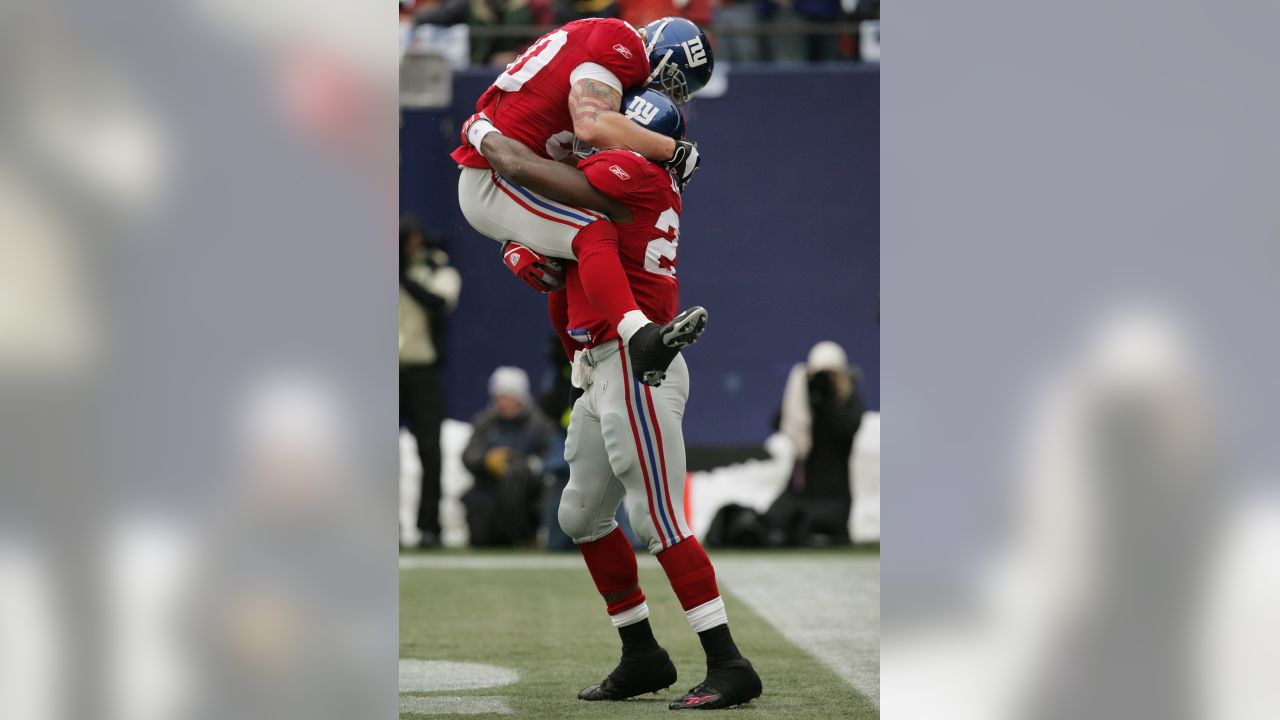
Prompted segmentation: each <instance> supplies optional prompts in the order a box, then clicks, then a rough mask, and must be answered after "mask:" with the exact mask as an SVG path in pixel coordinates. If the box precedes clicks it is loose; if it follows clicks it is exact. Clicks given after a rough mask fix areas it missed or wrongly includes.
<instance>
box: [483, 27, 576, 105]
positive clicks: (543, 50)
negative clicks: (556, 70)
mask: <svg viewBox="0 0 1280 720" xmlns="http://www.w3.org/2000/svg"><path fill="white" fill-rule="evenodd" d="M568 40H569V33H567V32H565V31H564V30H557V31H555V32H553V33H550V34H549V35H543V36H542V39H541V40H539V41H538V42H536V43H534V44H533V45H531V46H530V47H529V49H528V50H525V51H524V53H523V54H521V55H520V57H518V58H516V59H515V60H514V61H512V63H511V64H510V65H508V66H507V69H506V72H504V73H502V74H501V75H499V76H498V79H497V80H495V81H494V83H493V84H494V85H496V86H497V88H498V89H499V90H504V91H506V92H515V91H517V90H519V89H520V88H522V87H524V84H525V83H527V82H529V78H531V77H533V76H534V75H537V74H538V71H539V70H541V69H542V68H544V67H546V66H547V63H549V62H551V59H552V58H554V57H555V56H556V53H558V52H560V49H561V48H563V47H564V44H565V43H566V42H568Z"/></svg>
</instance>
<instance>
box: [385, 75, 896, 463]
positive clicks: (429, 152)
mask: <svg viewBox="0 0 1280 720" xmlns="http://www.w3.org/2000/svg"><path fill="white" fill-rule="evenodd" d="M495 72H496V71H494V70H492V69H478V70H472V71H467V72H461V73H459V74H458V75H457V76H456V77H455V79H454V98H455V104H454V107H453V108H450V109H447V110H411V109H405V110H404V111H403V113H402V124H401V131H400V153H401V163H402V167H401V173H400V208H401V211H402V212H413V213H417V214H419V215H421V216H422V217H423V218H424V219H425V220H426V223H427V227H428V228H429V229H430V230H432V231H434V232H439V233H441V234H443V235H444V236H445V243H446V248H447V250H448V251H449V253H450V256H451V258H452V261H453V263H454V264H455V265H456V266H457V267H458V269H459V271H460V272H461V273H462V276H463V282H464V284H463V291H462V299H461V302H460V305H459V307H458V310H457V311H456V312H455V313H454V315H453V317H452V318H451V322H450V326H449V329H448V335H447V338H448V343H449V347H448V367H447V370H446V382H447V385H448V399H447V407H448V415H449V417H452V418H457V419H463V420H465V419H469V418H470V417H471V415H472V414H473V413H475V412H476V411H477V410H478V409H479V408H481V407H482V406H483V405H484V404H485V402H486V397H485V388H486V381H487V378H488V375H489V373H490V372H491V371H492V369H493V368H494V367H496V366H497V365H518V366H520V367H523V368H525V369H526V370H528V371H529V373H530V376H531V378H533V380H534V382H535V384H536V383H537V381H538V378H539V377H541V376H542V374H543V373H544V371H545V369H546V368H547V367H548V361H547V359H546V358H547V356H546V347H547V341H548V338H549V337H550V329H549V326H548V322H547V318H546V308H545V303H543V302H542V301H541V298H539V297H536V296H535V295H534V294H533V293H532V292H530V291H528V290H527V289H526V288H525V287H524V286H523V285H521V284H519V283H518V282H517V281H516V280H515V279H514V278H512V277H511V275H510V273H508V272H507V271H506V269H505V268H503V267H502V265H501V263H500V262H499V261H498V247H497V244H496V243H494V242H493V241H492V240H489V239H488V238H485V237H483V236H481V235H479V234H477V233H475V232H474V231H473V230H471V228H470V227H469V226H468V225H467V223H466V221H465V220H464V219H463V217H462V214H461V212H460V211H459V209H458V204H457V192H456V183H457V171H456V168H455V166H454V165H453V163H452V162H451V161H450V160H449V158H448V156H447V155H448V152H449V151H450V150H451V149H452V148H453V147H454V145H455V142H456V137H457V135H456V131H457V128H458V126H459V125H460V124H461V121H462V120H463V119H465V118H466V117H467V116H468V115H469V114H470V113H471V112H472V102H473V101H474V99H475V98H476V97H478V96H479V94H480V93H481V92H482V91H483V90H484V88H485V87H486V86H487V85H488V84H489V83H490V82H492V80H493V77H494V75H495ZM728 77H729V83H728V91H727V92H726V93H725V94H724V95H723V96H722V97H718V98H707V99H701V98H700V99H697V100H695V101H694V102H693V103H691V104H690V105H689V107H688V109H687V111H688V118H689V126H690V133H691V136H692V137H693V138H695V139H697V140H698V142H699V146H700V148H701V149H702V151H703V153H704V155H705V161H704V166H703V168H702V169H701V170H700V171H699V173H698V176H697V178H696V179H695V181H694V182H693V184H692V185H691V186H690V188H689V191H688V193H687V194H686V197H685V210H684V215H683V219H682V223H681V237H680V239H681V242H680V278H681V299H682V304H684V305H689V304H698V305H704V306H706V307H707V308H708V310H710V312H711V323H710V325H709V327H708V331H707V334H706V335H705V336H704V337H703V339H702V340H701V341H699V343H698V345H697V346H695V348H693V349H692V350H691V351H690V352H688V353H686V358H687V360H688V363H689V368H690V373H691V377H692V380H693V389H692V395H691V400H690V405H689V410H688V414H687V417H686V423H685V432H686V438H687V441H688V443H689V444H690V445H693V446H732V445H749V444H759V443H760V442H761V441H763V440H764V439H765V438H766V437H767V436H768V435H769V433H770V425H771V422H772V418H773V416H774V413H775V412H776V411H777V407H778V403H779V401H780V399H781V397H782V387H783V384H784V383H785V381H786V376H787V373H788V371H789V370H790V368H791V366H792V365H793V364H794V363H795V362H797V361H801V360H803V359H804V357H805V355H806V354H807V352H808V350H809V348H810V347H811V346H812V345H813V344H814V343H815V342H818V341H820V340H835V341H836V342H838V343H840V344H841V345H842V346H844V348H845V349H846V350H847V351H848V354H849V359H850V361H851V362H853V363H856V364H857V365H859V366H860V367H861V368H862V371H863V374H864V384H863V386H862V389H861V392H862V395H863V398H864V399H865V400H866V402H867V406H868V408H869V409H872V410H878V409H879V406H880V363H879V356H880V334H879V325H878V320H877V314H878V310H877V299H878V297H879V293H880V274H879V268H880V247H879V230H880V220H879V217H880V216H879V206H880V191H879V160H880V150H879V136H880V132H879V130H880V126H879V123H880V96H879V92H880V77H879V71H878V68H877V67H876V66H859V65H842V66H834V65H833V66H829V67H825V66H824V67H813V68H793V69H786V68H770V67H760V68H753V69H750V70H748V69H735V70H733V71H732V72H731V73H729V75H728Z"/></svg>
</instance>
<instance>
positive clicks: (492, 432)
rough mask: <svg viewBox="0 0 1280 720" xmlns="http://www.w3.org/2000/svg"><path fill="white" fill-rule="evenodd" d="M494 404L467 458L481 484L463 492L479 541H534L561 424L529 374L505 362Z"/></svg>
mask: <svg viewBox="0 0 1280 720" xmlns="http://www.w3.org/2000/svg"><path fill="white" fill-rule="evenodd" d="M489 398H490V405H489V407H488V408H486V409H485V410H484V411H482V412H481V413H480V414H479V415H477V416H476V417H475V419H474V420H472V434H471V441H470V442H468V443H467V448H466V450H464V451H463V453H462V463H463V465H465V466H466V468H467V470H469V471H470V472H471V475H472V477H473V478H474V479H475V484H474V485H473V486H472V487H471V489H470V490H468V491H467V493H466V494H465V495H463V496H462V504H463V506H464V507H465V508H466V511H467V525H468V526H469V527H470V529H471V544H472V545H473V546H477V547H481V546H497V545H516V546H527V545H532V544H533V542H534V538H535V535H536V532H537V529H538V514H539V509H540V507H541V504H540V503H541V499H542V493H543V458H544V457H546V454H547V450H548V448H549V447H550V446H551V443H552V436H553V434H554V433H555V425H554V424H552V422H551V421H550V420H548V419H547V417H546V416H545V415H543V414H542V412H541V411H540V410H538V408H537V407H535V406H534V404H533V399H532V398H531V397H530V396H529V376H528V375H526V374H525V372H524V371H523V370H521V369H520V368H515V367H500V368H498V369H497V370H494V371H493V375H492V376H491V377H490V378H489Z"/></svg>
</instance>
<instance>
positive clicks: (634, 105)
mask: <svg viewBox="0 0 1280 720" xmlns="http://www.w3.org/2000/svg"><path fill="white" fill-rule="evenodd" d="M622 114H623V115H626V116H627V117H628V118H630V119H631V122H634V123H635V124H637V125H639V126H640V127H643V128H646V129H649V130H652V131H654V132H656V133H658V134H660V135H666V136H667V137H669V138H671V139H672V140H683V139H684V135H685V124H684V113H683V112H682V111H681V110H680V106H679V105H676V104H675V101H673V100H672V99H671V98H669V97H667V96H666V95H663V94H662V93H660V92H658V91H657V90H654V89H653V88H638V89H636V90H628V91H627V93H626V94H625V95H623V96H622ZM595 152H596V148H594V147H591V146H590V145H588V144H586V143H584V142H582V141H580V140H578V139H576V138H575V139H574V141H573V153H574V154H575V155H577V156H578V157H581V158H585V157H589V156H590V155H592V154H594V153H595Z"/></svg>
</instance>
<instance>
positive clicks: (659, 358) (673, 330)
mask: <svg viewBox="0 0 1280 720" xmlns="http://www.w3.org/2000/svg"><path fill="white" fill-rule="evenodd" d="M705 329H707V309H706V308H704V307H700V306H697V305H695V306H693V307H691V308H689V309H688V310H685V311H684V312H682V313H680V314H679V315H676V316H675V318H674V319H673V320H672V321H671V322H669V323H667V324H666V325H662V326H659V325H658V324H657V323H649V324H648V325H645V326H644V327H642V328H640V329H639V330H637V331H636V334H635V335H632V336H631V342H629V343H627V353H628V355H629V356H630V357H631V367H632V368H633V369H634V370H635V373H636V377H637V378H638V379H639V380H640V382H643V383H644V384H645V385H651V386H653V387H658V386H659V385H661V384H662V381H663V380H664V379H666V377H667V368H668V367H671V361H673V360H675V359H676V355H679V354H680V349H681V348H685V347H688V346H690V345H692V344H693V343H694V342H695V341H697V339H698V337H699V336H700V335H702V331H703V330H705Z"/></svg>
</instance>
